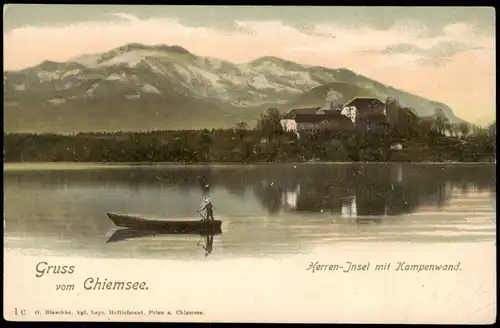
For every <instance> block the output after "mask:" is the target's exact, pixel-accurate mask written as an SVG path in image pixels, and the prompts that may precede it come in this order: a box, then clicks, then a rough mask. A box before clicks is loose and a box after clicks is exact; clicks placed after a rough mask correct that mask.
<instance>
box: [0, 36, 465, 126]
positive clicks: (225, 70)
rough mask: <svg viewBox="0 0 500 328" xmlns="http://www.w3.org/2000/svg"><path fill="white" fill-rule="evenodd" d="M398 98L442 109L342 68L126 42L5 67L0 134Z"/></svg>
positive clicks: (176, 121)
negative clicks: (0, 130)
mask: <svg viewBox="0 0 500 328" xmlns="http://www.w3.org/2000/svg"><path fill="white" fill-rule="evenodd" d="M388 96H390V97H397V98H398V100H399V102H400V104H401V105H403V106H408V107H412V108H414V109H415V111H416V113H417V114H418V115H419V116H428V115H432V114H433V113H434V111H435V109H436V108H441V109H442V110H443V111H444V113H445V115H446V116H447V117H448V118H449V120H450V121H451V122H460V121H462V120H461V119H460V118H458V117H456V116H455V115H454V113H453V111H452V110H451V109H450V108H449V107H448V106H446V105H445V104H442V103H439V102H435V101H432V100H428V99H424V98H422V97H419V96H416V95H412V94H410V93H408V92H405V91H402V90H398V89H396V88H394V87H391V86H388V85H385V84H383V83H380V82H377V81H375V80H372V79H370V78H367V77H365V76H362V75H360V74H357V73H355V72H353V71H350V70H347V69H342V68H340V69H331V68H326V67H320V66H310V65H302V64H298V63H294V62H291V61H287V60H284V59H281V58H276V57H262V58H259V59H256V60H253V61H251V62H248V63H244V64H233V63H231V62H228V61H224V60H219V59H215V58H209V57H202V56H197V55H195V54H193V53H191V52H189V51H188V50H186V49H184V48H182V47H179V46H168V45H157V46H147V45H142V44H127V45H124V46H121V47H118V48H115V49H113V50H110V51H108V52H105V53H101V54H92V55H84V56H80V57H77V58H73V59H71V60H69V61H67V62H52V61H44V62H42V63H40V64H39V65H37V66H34V67H29V68H25V69H22V70H18V71H4V132H58V133H72V132H88V131H119V130H120V131H148V130H158V129H160V130H161V129H191V128H220V127H223V128H224V127H233V126H235V124H236V123H238V122H240V121H245V122H247V123H248V124H250V125H252V124H253V123H255V122H256V120H257V119H258V117H259V115H260V113H261V112H262V111H263V110H265V109H267V108H271V107H275V108H278V109H280V110H281V111H287V110H288V109H291V108H296V107H306V106H325V104H326V103H327V101H328V102H330V101H333V103H335V104H338V105H341V104H343V103H345V102H347V101H349V100H351V99H352V98H355V97H376V98H379V99H380V100H385V99H386V97H388Z"/></svg>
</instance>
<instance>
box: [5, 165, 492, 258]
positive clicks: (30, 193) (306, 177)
mask: <svg viewBox="0 0 500 328" xmlns="http://www.w3.org/2000/svg"><path fill="white" fill-rule="evenodd" d="M201 175H203V176H205V177H207V179H208V181H209V183H210V185H211V190H210V195H211V198H212V200H213V202H214V205H215V216H216V218H217V219H220V220H222V221H223V233H222V235H218V236H215V237H214V244H213V251H212V253H211V254H210V256H211V257H212V258H228V257H249V256H273V257H276V256H281V255H290V254H296V253H304V252H309V251H311V250H312V249H314V248H315V247H317V246H327V247H332V250H334V249H335V248H337V247H339V245H341V243H342V242H351V243H352V242H356V243H363V242H374V241H375V242H382V243H384V242H393V241H405V242H408V241H410V242H414V243H441V242H450V243H453V242H470V243H474V242H479V241H491V242H494V241H495V240H496V232H495V227H496V183H495V180H496V166H495V165H494V164H446V165H444V164H387V165H385V164H367V165H363V164H338V165H337V164H314V165H298V164H282V165H281V164H280V165H256V166H241V165H234V166H232V165H218V166H212V167H208V166H195V167H187V166H176V165H147V166H137V165H123V166H121V165H86V164H66V163H65V164H50V163H49V164H41V165H37V164H15V165H7V167H6V169H5V170H4V201H5V210H4V212H5V214H4V224H5V230H4V231H5V235H4V244H5V247H6V248H8V249H11V250H17V251H20V252H23V253H30V254H54V255H74V256H91V257H161V258H182V259H187V258H191V259H192V258H198V257H204V250H203V249H202V247H201V245H202V244H203V241H202V243H201V245H197V243H198V241H200V237H199V236H196V235H191V236H190V235H162V236H149V237H148V236H145V237H140V238H132V239H125V240H121V241H118V242H115V243H106V241H107V240H108V238H109V237H110V236H111V235H112V234H113V233H114V231H115V230H116V227H114V225H113V223H112V222H111V221H110V220H109V219H108V218H107V216H106V215H105V212H124V213H131V214H140V215H144V216H153V217H162V218H176V219H179V218H196V217H197V214H196V212H195V211H196V209H197V208H198V206H199V205H200V198H201V195H202V192H201V190H200V186H199V184H198V183H197V180H196V178H197V177H198V176H201Z"/></svg>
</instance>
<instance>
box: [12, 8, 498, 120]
mask: <svg viewBox="0 0 500 328" xmlns="http://www.w3.org/2000/svg"><path fill="white" fill-rule="evenodd" d="M129 42H138V43H143V44H170V45H172V44H176V45H180V46H183V47H184V48H186V49H188V50H189V51H191V52H193V53H194V54H197V55H202V56H210V57H216V58H220V59H225V60H229V61H232V62H234V63H242V62H246V61H250V60H252V59H255V58H258V57H261V56H277V57H281V58H284V59H288V60H292V61H296V62H299V63H303V64H312V65H320V66H326V67H333V68H348V69H352V70H354V71H356V72H358V73H360V74H363V75H366V76H368V77H371V78H373V79H376V80H378V81H380V82H383V83H386V84H389V85H392V86H394V87H396V88H400V89H403V90H406V91H409V92H412V93H414V94H417V95H421V96H424V97H426V98H429V99H433V100H437V101H441V102H444V103H446V104H447V105H449V106H450V107H451V108H452V109H453V110H454V111H455V113H456V114H457V115H458V116H460V117H462V118H464V119H466V120H469V121H472V122H475V123H486V122H488V121H491V120H493V119H494V118H495V83H496V79H495V11H494V8H487V7H476V8H474V7H442V8H436V7H283V6H279V7H268V6H254V7H245V6H119V5H117V6H98V5H93V6H91V5H7V6H5V7H4V67H5V69H7V70H9V69H20V68H24V67H28V66H33V65H36V64H38V63H39V62H41V61H43V60H53V61H66V60H69V59H70V58H72V57H75V56H78V55H80V54H84V53H97V52H103V51H106V50H109V49H111V48H114V47H117V46H120V45H123V44H125V43H129Z"/></svg>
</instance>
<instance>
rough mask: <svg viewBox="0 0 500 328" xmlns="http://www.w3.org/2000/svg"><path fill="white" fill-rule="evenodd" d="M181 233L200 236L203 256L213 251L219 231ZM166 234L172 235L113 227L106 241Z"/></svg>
mask: <svg viewBox="0 0 500 328" xmlns="http://www.w3.org/2000/svg"><path fill="white" fill-rule="evenodd" d="M182 234H191V235H197V236H200V240H199V241H198V243H197V246H201V248H202V249H203V250H204V251H205V256H208V255H209V254H210V253H212V251H213V244H214V236H215V235H220V234H221V233H203V232H202V233H197V232H193V233H182ZM168 235H174V233H172V232H163V231H157V230H138V229H118V230H116V229H113V230H112V231H111V234H110V237H109V238H108V240H107V241H106V243H116V242H122V241H127V240H131V239H137V238H147V237H153V238H154V237H158V236H168ZM202 241H203V242H204V243H203V244H202V243H201V242H202Z"/></svg>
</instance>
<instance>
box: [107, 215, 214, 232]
mask: <svg viewBox="0 0 500 328" xmlns="http://www.w3.org/2000/svg"><path fill="white" fill-rule="evenodd" d="M106 214H107V216H108V217H109V218H110V219H111V221H113V223H114V224H115V225H117V226H118V227H123V228H130V229H136V230H148V231H161V232H164V233H221V232H222V230H221V226H222V221H220V220H163V219H158V220H155V219H145V218H140V217H136V216H132V215H126V214H117V213H106Z"/></svg>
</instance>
